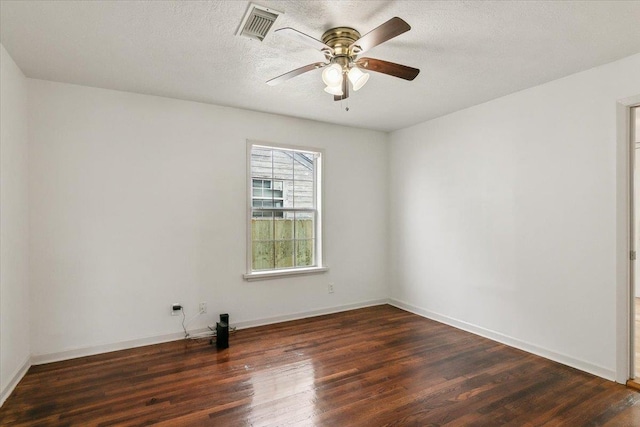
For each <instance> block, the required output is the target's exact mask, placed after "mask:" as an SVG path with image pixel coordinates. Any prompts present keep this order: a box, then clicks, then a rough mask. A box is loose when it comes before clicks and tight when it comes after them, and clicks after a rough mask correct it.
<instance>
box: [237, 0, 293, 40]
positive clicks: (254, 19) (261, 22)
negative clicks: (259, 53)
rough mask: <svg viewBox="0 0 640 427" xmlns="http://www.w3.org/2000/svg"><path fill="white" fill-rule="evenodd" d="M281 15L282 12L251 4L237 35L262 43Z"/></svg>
mask: <svg viewBox="0 0 640 427" xmlns="http://www.w3.org/2000/svg"><path fill="white" fill-rule="evenodd" d="M280 15H282V12H278V11H276V10H273V9H269V8H266V7H262V6H258V5H257V4H253V3H251V4H249V9H248V10H247V13H246V14H245V15H244V18H242V23H241V24H240V28H239V29H238V32H237V33H236V34H237V35H239V36H245V37H249V38H251V39H256V40H260V41H262V40H264V38H265V37H267V35H268V34H269V33H270V32H271V28H273V24H274V23H275V22H276V19H277V18H278V16H280Z"/></svg>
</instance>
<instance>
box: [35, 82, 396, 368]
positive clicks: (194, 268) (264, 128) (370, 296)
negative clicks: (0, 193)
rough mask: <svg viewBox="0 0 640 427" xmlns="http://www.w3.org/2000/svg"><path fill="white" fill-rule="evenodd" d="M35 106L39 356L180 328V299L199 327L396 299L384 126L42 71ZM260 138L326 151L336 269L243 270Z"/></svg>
mask: <svg viewBox="0 0 640 427" xmlns="http://www.w3.org/2000/svg"><path fill="white" fill-rule="evenodd" d="M29 112H30V123H29V124H30V129H31V133H30V149H31V151H30V170H31V175H30V178H31V181H30V197H29V201H30V221H31V222H30V225H31V235H32V238H31V242H30V250H31V266H32V267H31V283H32V304H33V308H34V309H33V318H32V330H33V334H32V349H33V354H34V356H36V358H38V357H40V360H42V359H43V358H42V357H41V356H42V355H45V357H44V359H47V357H46V355H49V356H50V355H52V354H56V353H59V352H66V351H70V350H74V349H79V348H86V347H94V348H95V347H99V346H102V345H109V344H113V343H122V342H126V341H129V340H139V339H144V338H149V337H156V336H162V335H165V334H169V333H178V332H180V331H181V326H180V319H179V318H178V317H171V316H170V315H169V306H170V304H171V303H173V302H179V303H182V304H184V305H185V307H186V312H187V316H188V317H190V316H191V315H194V314H196V312H197V306H198V303H199V302H200V301H206V302H207V303H208V309H209V312H208V314H207V315H206V316H203V317H202V318H199V319H197V320H196V321H194V322H193V324H192V325H191V327H192V328H194V329H197V328H201V327H204V326H205V325H206V324H214V322H215V321H216V320H217V317H218V314H219V313H223V312H228V313H229V314H230V316H231V323H232V324H233V323H235V324H238V323H243V322H244V324H250V323H251V322H254V321H263V320H265V319H266V320H268V319H271V318H281V316H286V315H292V314H295V313H303V312H310V311H314V310H323V309H326V308H340V307H344V306H347V305H350V304H366V303H368V302H370V301H374V300H381V299H384V298H386V296H387V249H388V248H387V246H386V245H385V242H386V241H387V228H386V225H387V223H388V218H387V203H386V202H387V190H388V187H387V186H388V173H387V167H388V166H387V153H388V151H387V149H388V146H387V135H386V134H384V133H380V132H373V131H367V130H362V129H355V128H347V127H340V126H331V125H327V124H322V123H318V122H313V121H305V120H299V119H293V118H286V117H281V116H275V115H269V114H263V113H256V112H248V111H242V110H237V109H231V108H223V107H217V106H212V105H206V104H199V103H194V102H186V101H178V100H172V99H166V98H160V97H153V96H144V95H137V94H131V93H125V92H116V91H109V90H102V89H94V88H88V87H82V86H75V85H69V84H60V83H51V82H46V81H39V80H29ZM338 114H348V113H344V112H340V113H338ZM247 139H257V140H263V141H272V142H277V143H283V144H292V145H303V146H310V147H318V148H323V149H325V206H326V211H325V220H326V222H325V230H326V232H325V252H326V264H327V265H328V266H329V267H330V271H329V272H328V273H326V274H319V275H313V276H305V277H290V278H282V279H276V280H269V281H260V282H246V281H244V280H243V279H242V274H243V273H245V272H246V271H245V268H246V266H245V263H246V256H245V242H246V234H245V233H246V226H245V219H246V140H247ZM328 282H333V283H335V293H334V294H331V295H330V294H328V292H327V284H328Z"/></svg>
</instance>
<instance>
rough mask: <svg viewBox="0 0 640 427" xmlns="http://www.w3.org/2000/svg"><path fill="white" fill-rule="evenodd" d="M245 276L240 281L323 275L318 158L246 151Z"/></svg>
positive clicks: (275, 150) (308, 153) (264, 149)
mask: <svg viewBox="0 0 640 427" xmlns="http://www.w3.org/2000/svg"><path fill="white" fill-rule="evenodd" d="M248 151H249V155H248V158H249V159H248V173H249V179H248V181H249V185H250V188H249V191H248V197H249V201H248V206H249V214H248V215H247V217H248V222H249V224H248V231H247V235H248V239H247V240H248V246H249V247H248V248H247V254H248V256H247V264H248V269H247V270H248V273H247V274H245V278H247V279H252V278H262V277H265V276H277V275H284V274H294V273H306V272H317V271H325V270H326V268H323V267H322V239H321V230H322V227H321V209H320V206H321V200H320V194H321V176H322V174H321V166H322V153H321V152H320V151H313V150H309V149H298V148H290V147H281V146H270V145H263V144H252V143H250V144H249V147H248Z"/></svg>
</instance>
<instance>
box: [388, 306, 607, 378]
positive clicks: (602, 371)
mask: <svg viewBox="0 0 640 427" xmlns="http://www.w3.org/2000/svg"><path fill="white" fill-rule="evenodd" d="M389 304H390V305H393V306H395V307H398V308H401V309H403V310H406V311H409V312H411V313H414V314H417V315H419V316H422V317H426V318H427V319H431V320H435V321H437V322H440V323H444V324H446V325H449V326H453V327H454V328H457V329H462V330H463V331H467V332H471V333H472V334H475V335H480V336H481V337H484V338H488V339H490V340H493V341H497V342H499V343H502V344H506V345H508V346H510V347H515V348H517V349H520V350H524V351H526V352H528V353H532V354H535V355H537V356H541V357H544V358H546V359H550V360H553V361H554V362H558V363H562V364H563V365H567V366H570V367H572V368H576V369H579V370H581V371H584V372H588V373H590V374H593V375H596V376H598V377H601V378H604V379H607V380H610V381H615V371H614V370H612V369H607V368H605V367H602V366H598V365H594V364H593V363H589V362H585V361H583V360H580V359H576V358H574V357H571V356H567V355H565V354H561V353H556V352H555V351H552V350H549V349H546V348H543V347H539V346H537V345H535V344H531V343H528V342H526V341H522V340H519V339H517V338H513V337H510V336H508V335H504V334H501V333H500V332H495V331H492V330H490V329H485V328H483V327H480V326H476V325H473V324H471V323H467V322H464V321H462V320H458V319H454V318H452V317H449V316H445V315H443V314H440V313H436V312H433V311H431V310H426V309H423V308H420V307H416V306H413V305H411V304H408V303H406V302H404V301H399V300H397V299H393V298H391V299H389Z"/></svg>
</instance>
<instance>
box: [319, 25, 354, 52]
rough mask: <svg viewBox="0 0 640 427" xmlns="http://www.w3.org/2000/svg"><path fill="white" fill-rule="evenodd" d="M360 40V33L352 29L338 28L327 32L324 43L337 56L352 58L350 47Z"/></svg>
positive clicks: (324, 35) (323, 38) (323, 39)
mask: <svg viewBox="0 0 640 427" xmlns="http://www.w3.org/2000/svg"><path fill="white" fill-rule="evenodd" d="M359 38H360V33H359V32H358V31H357V30H355V29H353V28H351V27H336V28H331V29H330V30H327V31H325V33H324V34H323V35H322V42H323V43H324V44H326V45H327V46H330V47H331V48H333V50H334V55H335V56H351V55H352V54H353V52H349V46H351V44H353V42H355V41H356V40H358V39H359Z"/></svg>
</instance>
